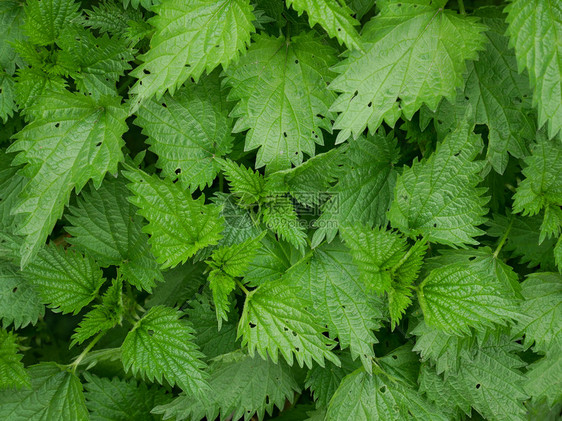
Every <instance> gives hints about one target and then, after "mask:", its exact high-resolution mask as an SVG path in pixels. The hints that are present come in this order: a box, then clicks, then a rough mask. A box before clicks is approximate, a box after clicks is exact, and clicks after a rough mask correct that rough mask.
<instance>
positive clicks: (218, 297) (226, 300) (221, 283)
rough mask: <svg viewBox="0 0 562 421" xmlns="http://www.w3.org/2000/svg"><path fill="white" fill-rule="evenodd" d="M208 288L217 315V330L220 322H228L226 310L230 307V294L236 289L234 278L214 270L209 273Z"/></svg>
mask: <svg viewBox="0 0 562 421" xmlns="http://www.w3.org/2000/svg"><path fill="white" fill-rule="evenodd" d="M209 288H210V289H211V292H212V294H213V303H214V304H215V311H216V313H217V321H218V323H219V326H218V327H219V330H220V329H221V327H222V321H223V320H225V321H228V310H229V307H230V293H231V292H232V291H234V289H235V288H236V283H235V282H234V278H233V277H232V276H230V275H229V274H227V273H225V272H222V271H221V270H218V269H215V270H213V271H211V273H209Z"/></svg>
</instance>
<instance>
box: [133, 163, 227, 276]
mask: <svg viewBox="0 0 562 421" xmlns="http://www.w3.org/2000/svg"><path fill="white" fill-rule="evenodd" d="M124 174H125V176H126V177H127V178H128V179H129V180H130V181H131V183H130V184H129V189H130V190H131V192H132V193H133V194H134V196H133V197H132V198H131V199H130V200H131V203H133V204H134V205H135V206H137V207H138V208H139V210H138V214H139V215H142V216H144V217H145V218H146V219H147V220H148V225H147V226H146V227H145V228H144V231H145V232H146V233H148V234H149V235H150V239H149V243H150V244H151V246H152V252H153V253H154V255H155V256H156V258H157V260H158V263H160V264H162V268H168V267H174V266H176V265H178V264H180V263H185V262H186V261H187V259H188V258H190V257H191V256H193V255H194V254H195V253H196V252H197V251H198V250H200V249H202V248H205V247H207V246H210V245H214V244H217V242H218V241H219V240H220V238H221V237H222V236H221V231H222V230H223V219H222V217H220V208H219V207H218V206H215V205H213V204H207V205H206V204H205V196H203V195H201V196H200V197H199V198H198V199H193V197H192V196H191V195H190V194H189V193H188V192H186V191H184V190H183V189H182V188H181V187H180V186H179V185H178V184H174V183H173V182H172V181H171V180H162V179H161V178H159V177H158V176H156V175H152V176H149V175H148V174H146V173H144V172H143V171H140V170H137V171H127V172H125V173H124Z"/></svg>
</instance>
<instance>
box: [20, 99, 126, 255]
mask: <svg viewBox="0 0 562 421" xmlns="http://www.w3.org/2000/svg"><path fill="white" fill-rule="evenodd" d="M28 112H29V114H30V116H31V117H32V122H31V123H30V124H28V125H26V126H25V127H24V129H23V130H22V131H20V132H19V133H18V134H17V140H16V142H15V143H13V144H12V145H11V146H10V151H14V152H15V151H19V154H18V155H17V156H16V158H15V159H14V164H15V165H19V164H22V163H26V164H27V165H26V167H25V168H24V169H23V171H22V174H23V175H24V176H25V177H27V178H28V179H29V182H28V183H27V184H26V185H25V188H24V190H23V193H22V199H21V201H20V203H19V205H18V206H17V208H16V212H18V213H23V214H26V216H25V219H24V221H23V222H22V224H21V226H20V227H19V228H18V232H17V233H18V234H20V235H25V236H26V238H25V241H24V243H23V245H22V249H21V255H22V259H21V262H22V265H23V266H24V265H26V264H27V263H28V262H29V259H30V258H31V257H32V256H33V255H35V254H36V253H37V250H38V249H39V247H40V246H41V245H42V244H43V243H44V242H45V240H46V238H47V236H48V235H49V233H50V232H51V230H52V229H53V227H54V225H55V222H56V221H57V219H58V218H60V216H61V215H62V212H63V209H64V206H65V205H66V204H67V203H68V200H69V198H70V193H71V192H72V190H73V189H76V190H77V191H80V190H81V189H82V188H83V187H84V185H85V184H86V183H87V182H88V180H90V179H93V181H94V184H95V185H96V186H99V185H100V184H101V182H102V180H103V177H104V175H105V174H106V172H111V173H114V172H116V171H117V164H118V163H119V161H121V160H122V159H123V154H122V152H121V146H122V145H123V141H122V140H121V135H122V134H123V133H124V132H125V131H126V130H127V126H126V125H125V119H126V117H127V115H126V112H125V111H124V109H123V108H122V107H121V105H120V104H119V100H118V99H117V98H108V97H104V98H102V99H101V100H99V101H96V100H94V99H92V98H90V97H87V96H84V95H81V94H72V93H70V92H68V91H64V92H59V93H52V94H49V95H48V96H44V97H41V98H40V99H39V100H37V101H36V103H35V104H34V105H33V106H31V107H30V108H29V109H28Z"/></svg>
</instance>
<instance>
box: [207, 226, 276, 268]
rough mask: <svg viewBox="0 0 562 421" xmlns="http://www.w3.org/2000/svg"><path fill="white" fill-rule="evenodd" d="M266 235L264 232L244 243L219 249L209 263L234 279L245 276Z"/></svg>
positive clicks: (214, 252)
mask: <svg viewBox="0 0 562 421" xmlns="http://www.w3.org/2000/svg"><path fill="white" fill-rule="evenodd" d="M266 233H267V232H265V231H264V232H262V233H261V234H260V235H258V236H257V237H255V238H250V239H249V240H246V241H244V242H242V243H239V244H234V245H232V246H228V247H220V248H218V249H217V250H215V251H213V254H212V255H211V260H210V261H207V263H208V264H209V265H210V266H211V267H213V268H215V269H219V270H221V271H222V272H224V273H226V274H227V275H229V276H231V277H233V278H235V277H240V276H244V274H245V273H246V270H247V269H248V266H249V265H250V263H251V262H252V260H253V259H254V256H255V255H256V252H257V251H258V249H259V248H260V247H261V240H262V238H263V237H264V236H265V234H266Z"/></svg>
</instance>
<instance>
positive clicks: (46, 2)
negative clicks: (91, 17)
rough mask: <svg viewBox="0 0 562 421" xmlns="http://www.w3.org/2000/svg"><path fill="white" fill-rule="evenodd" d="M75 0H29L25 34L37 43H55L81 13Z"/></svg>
mask: <svg viewBox="0 0 562 421" xmlns="http://www.w3.org/2000/svg"><path fill="white" fill-rule="evenodd" d="M79 6H80V5H79V4H78V3H76V2H75V1H74V0H29V1H27V2H26V5H25V24H24V26H23V28H24V31H25V34H26V35H27V37H28V38H29V40H30V41H31V42H32V43H33V44H36V45H49V44H53V43H54V42H55V41H56V39H57V38H58V36H59V35H60V33H61V31H62V30H63V29H64V28H65V27H67V26H68V25H69V24H70V23H71V22H72V21H73V20H74V19H76V18H77V17H78V15H79V12H78V8H79Z"/></svg>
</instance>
